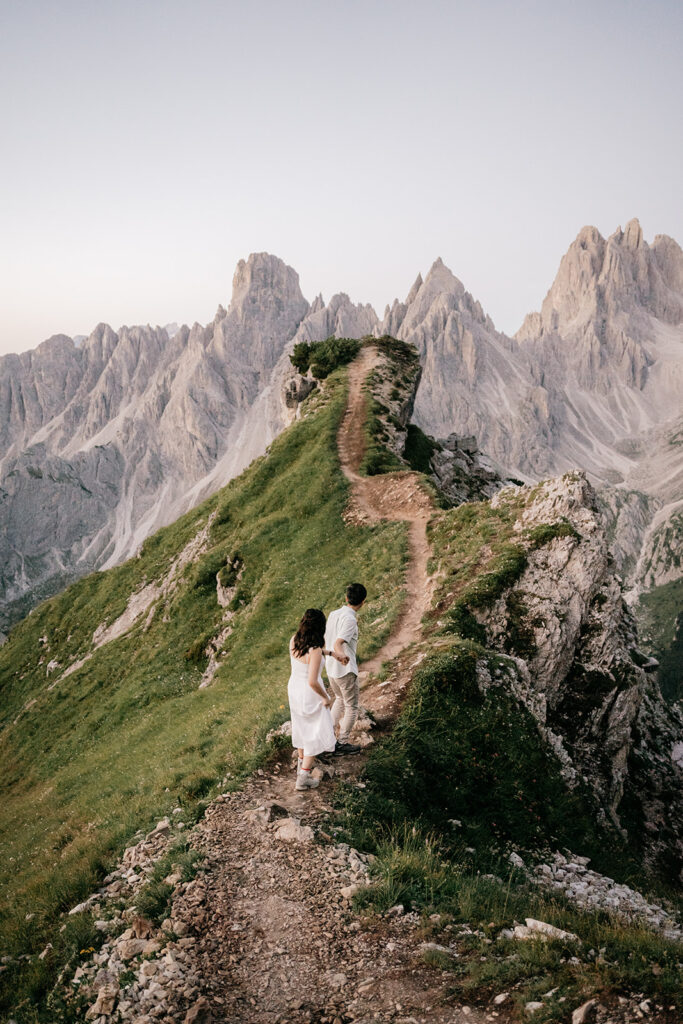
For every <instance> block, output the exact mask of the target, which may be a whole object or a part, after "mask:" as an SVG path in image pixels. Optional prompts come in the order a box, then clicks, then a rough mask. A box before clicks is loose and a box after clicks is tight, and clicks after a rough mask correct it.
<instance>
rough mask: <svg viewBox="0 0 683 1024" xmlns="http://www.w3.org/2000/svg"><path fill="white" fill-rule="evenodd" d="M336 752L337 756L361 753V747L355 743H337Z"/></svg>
mask: <svg viewBox="0 0 683 1024" xmlns="http://www.w3.org/2000/svg"><path fill="white" fill-rule="evenodd" d="M334 754H335V757H340V756H341V755H342V754H360V747H357V746H356V744H355V743H337V745H336V747H335V748H334Z"/></svg>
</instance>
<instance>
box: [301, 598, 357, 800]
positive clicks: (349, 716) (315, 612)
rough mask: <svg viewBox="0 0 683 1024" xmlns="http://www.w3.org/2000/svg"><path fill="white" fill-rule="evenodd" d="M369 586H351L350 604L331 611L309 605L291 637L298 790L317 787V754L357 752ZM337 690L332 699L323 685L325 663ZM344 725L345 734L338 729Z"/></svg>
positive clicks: (333, 685)
mask: <svg viewBox="0 0 683 1024" xmlns="http://www.w3.org/2000/svg"><path fill="white" fill-rule="evenodd" d="M366 597H367V590H366V589H365V587H364V586H363V584H362V583H351V584H350V585H349V586H348V587H347V588H346V604H344V605H342V607H341V608H337V609H336V610H335V611H333V612H331V613H330V617H329V619H328V620H327V622H326V621H325V616H324V615H323V613H322V612H321V611H320V610H319V609H318V608H308V609H307V610H306V611H305V612H304V616H303V618H302V620H301V622H300V623H299V628H298V629H297V631H296V633H295V634H294V636H293V637H292V639H291V640H290V641H289V656H290V659H291V663H292V673H291V675H290V677H289V684H288V687H287V690H288V695H289V709H290V713H291V719H292V746H294V747H297V748H298V754H299V759H298V763H297V771H296V788H297V789H315V788H316V786H317V785H318V782H319V780H318V779H314V778H313V777H312V776H311V769H312V768H313V764H314V762H315V758H316V755H317V754H322V753H323V752H328V753H331V754H337V755H340V754H357V753H358V752H359V750H360V747H356V746H354V745H353V744H351V743H349V734H350V732H351V730H352V729H353V726H354V725H355V722H356V719H357V718H358V663H357V661H356V647H357V645H358V621H357V618H356V614H357V612H358V611H360V609H361V608H362V606H363V603H364V602H365V598H366ZM323 658H325V669H326V671H327V678H328V680H329V683H330V689H331V690H332V694H333V695H334V701H332V700H330V698H329V697H328V695H327V690H326V689H325V686H324V684H323V677H322V662H323ZM337 726H339V739H337V740H335V735H334V731H335V728H336V727H337Z"/></svg>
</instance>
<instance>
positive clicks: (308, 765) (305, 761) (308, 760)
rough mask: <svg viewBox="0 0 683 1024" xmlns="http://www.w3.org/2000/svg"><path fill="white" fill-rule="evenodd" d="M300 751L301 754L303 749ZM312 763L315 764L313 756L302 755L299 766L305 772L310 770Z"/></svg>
mask: <svg viewBox="0 0 683 1024" xmlns="http://www.w3.org/2000/svg"><path fill="white" fill-rule="evenodd" d="M301 753H302V755H303V750H302V751H301ZM314 764H315V758H314V757H304V759H303V761H302V763H301V767H302V768H303V770H304V771H305V772H310V770H311V768H312V767H313V765H314Z"/></svg>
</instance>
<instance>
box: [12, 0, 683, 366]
mask: <svg viewBox="0 0 683 1024" xmlns="http://www.w3.org/2000/svg"><path fill="white" fill-rule="evenodd" d="M682 97H683V5H682V4H680V3H678V2H673V0H640V2H634V0H614V2H612V0H590V2H584V0H574V2H567V0H552V2H551V3H549V2H548V0H539V2H532V0H518V2H516V3H511V2H497V0H472V2H469V0H421V2H420V3H419V4H418V3H416V2H415V0H410V2H404V0H336V2H334V3H332V2H328V0H310V2H307V0H287V2H285V3H283V2H282V0H249V2H245V0H239V2H235V0H187V2H184V0H136V2H129V0H116V2H114V3H108V4H103V3H93V2H92V0H86V2H75V0H59V2H58V0H42V2H35V0H16V2H15V0H0V115H1V125H2V129H1V134H0V139H1V143H0V145H1V146H2V151H1V153H0V186H1V187H0V353H5V352H12V351H13V352H18V351H24V350H26V349H29V348H33V347H35V346H36V345H38V344H39V343H40V342H41V341H43V340H44V339H45V338H47V337H49V336H50V335H52V334H57V333H64V334H68V335H71V336H73V335H76V334H89V333H90V331H91V330H92V329H93V328H94V327H95V325H96V324H97V323H99V322H100V321H105V322H107V323H109V324H111V326H112V327H114V328H115V329H116V328H118V327H119V326H121V325H122V324H129V325H130V324H135V323H151V324H166V323H168V322H173V321H177V322H179V323H183V322H184V323H193V322H194V321H199V322H200V323H204V322H207V321H209V320H211V319H212V317H213V315H214V313H215V310H216V307H217V306H218V304H219V303H223V304H224V305H227V303H228V302H229V299H230V294H231V290H232V275H233V273H234V269H235V266H236V264H237V262H238V260H239V259H242V258H246V257H247V256H248V255H249V253H250V252H262V251H266V252H270V253H274V254H275V255H277V256H280V257H281V258H282V259H283V260H285V262H287V263H289V264H290V265H291V266H293V267H294V268H295V270H297V272H298V273H299V275H300V280H301V287H302V290H303V293H304V295H305V296H306V297H307V298H308V299H309V301H312V300H313V298H314V297H315V295H316V294H317V293H318V292H322V293H323V296H324V298H325V299H326V300H328V299H329V298H330V297H331V295H332V294H333V293H334V292H338V291H344V292H347V293H348V294H349V295H350V296H351V298H352V299H353V301H354V302H370V303H372V305H373V306H374V307H375V309H376V310H377V312H378V313H379V314H380V315H381V314H382V313H383V311H384V307H385V305H386V304H387V303H390V302H392V301H393V299H394V298H396V297H399V298H404V297H405V295H406V294H407V292H408V290H409V288H410V286H411V285H412V283H413V281H414V279H415V277H416V276H417V273H418V271H420V272H422V274H423V275H424V274H425V273H426V271H428V269H429V267H430V266H431V264H432V263H433V261H434V260H435V259H436V258H437V257H439V256H440V257H442V258H443V260H444V262H445V263H446V264H447V266H449V267H450V269H451V270H452V271H453V272H454V273H455V275H456V276H457V277H459V278H460V279H461V280H462V282H463V283H464V285H465V287H466V288H467V289H468V290H469V291H470V292H472V294H473V295H474V296H475V297H476V298H477V299H478V300H479V301H480V302H481V304H482V306H483V307H484V310H485V311H486V312H487V313H488V314H489V315H490V316H491V317H492V318H493V320H494V322H495V324H496V326H497V327H498V328H499V329H500V330H504V331H506V332H508V333H513V332H514V331H515V330H517V329H518V327H519V326H520V324H521V322H522V320H523V318H524V316H525V314H526V313H528V312H530V311H532V310H534V309H538V308H540V305H541V302H542V300H543V297H544V295H545V293H546V291H547V290H548V288H549V287H550V285H551V283H552V280H553V278H554V276H555V273H556V270H557V267H558V264H559V261H560V259H561V257H562V255H563V253H564V252H565V251H566V249H567V248H568V246H569V244H570V243H571V241H572V240H573V239H574V238H575V236H576V235H577V233H578V232H579V230H580V229H581V227H582V226H583V225H585V224H594V225H596V226H597V227H598V228H599V230H600V231H601V232H602V233H603V234H604V235H608V234H611V233H612V232H613V231H614V230H616V228H617V227H619V226H620V225H621V226H622V227H623V226H624V225H625V224H626V222H627V221H628V220H630V219H631V218H632V217H638V218H639V219H640V222H641V225H642V227H643V231H644V234H645V238H646V240H650V241H651V240H652V238H653V237H654V236H655V235H656V234H661V233H663V234H669V235H672V236H673V237H674V238H676V239H677V240H678V241H679V243H683V204H682V203H681V199H680V178H681V168H682V167H683V159H682V157H683V132H682V124H681V99H682Z"/></svg>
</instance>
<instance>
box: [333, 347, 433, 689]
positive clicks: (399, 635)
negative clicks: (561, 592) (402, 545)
mask: <svg viewBox="0 0 683 1024" xmlns="http://www.w3.org/2000/svg"><path fill="white" fill-rule="evenodd" d="M380 362H381V357H380V355H379V352H378V351H377V349H375V348H372V347H368V348H364V349H362V350H361V354H360V356H359V357H358V359H356V360H355V362H354V363H353V364H352V365H351V368H350V370H349V400H348V404H347V406H346V412H345V413H344V417H343V419H342V423H341V426H340V428H339V434H338V437H337V444H338V448H339V456H340V459H341V467H342V472H343V473H344V476H345V477H346V478H347V480H349V482H350V483H351V507H350V509H349V513H348V515H349V518H354V519H356V520H357V521H365V522H377V521H378V520H381V519H392V520H396V519H397V520H402V521H404V522H408V523H410V528H409V534H408V543H409V554H410V559H409V563H408V567H407V570H406V599H405V601H404V605H403V608H402V610H401V613H400V615H399V618H398V621H397V622H396V624H395V626H394V629H393V631H392V634H391V636H390V638H389V639H388V640H387V642H386V643H385V644H384V646H383V647H382V648H381V650H379V651H378V652H377V654H376V655H375V656H374V658H372V659H371V660H370V661H366V662H364V663H363V664H362V665H361V666H359V668H360V671H361V672H365V673H368V672H375V671H377V669H378V668H379V667H380V665H381V664H382V662H383V661H390V660H391V659H393V658H395V657H396V655H397V654H399V653H400V652H401V651H402V650H404V649H405V648H406V647H408V646H409V645H410V644H411V643H413V642H414V641H415V640H416V639H418V637H419V633H420V623H421V621H422V616H423V615H424V614H425V612H426V611H427V609H428V608H429V607H430V604H431V599H432V582H431V580H430V578H429V573H428V572H427V561H428V559H429V544H428V542H427V522H428V520H429V517H430V515H431V514H432V507H431V505H430V502H429V499H428V497H427V495H426V494H425V492H424V490H423V489H422V488H421V487H420V483H419V478H418V476H417V474H415V473H386V474H382V475H381V476H365V477H364V476H360V474H359V472H358V470H359V468H360V465H361V462H362V460H363V455H364V454H365V435H364V429H363V428H364V424H365V401H366V396H365V393H364V391H363V383H364V381H365V379H366V377H367V376H368V374H369V373H370V372H371V371H372V370H373V369H374V368H375V367H376V366H378V365H379V364H380Z"/></svg>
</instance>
